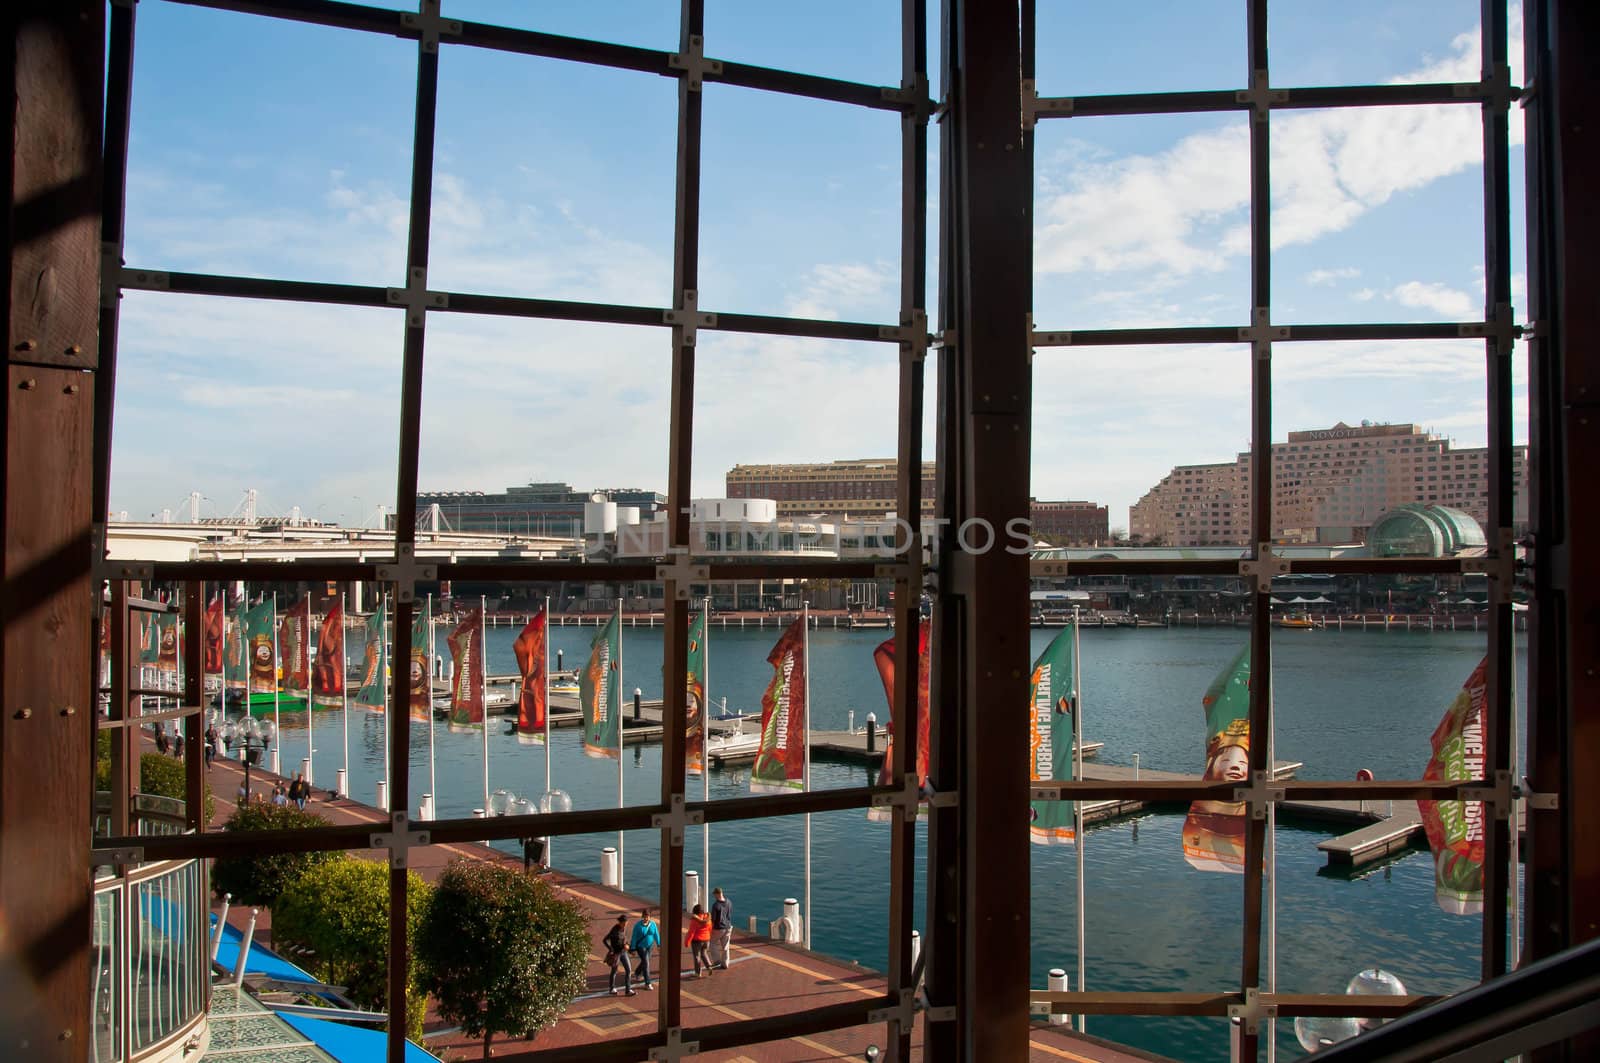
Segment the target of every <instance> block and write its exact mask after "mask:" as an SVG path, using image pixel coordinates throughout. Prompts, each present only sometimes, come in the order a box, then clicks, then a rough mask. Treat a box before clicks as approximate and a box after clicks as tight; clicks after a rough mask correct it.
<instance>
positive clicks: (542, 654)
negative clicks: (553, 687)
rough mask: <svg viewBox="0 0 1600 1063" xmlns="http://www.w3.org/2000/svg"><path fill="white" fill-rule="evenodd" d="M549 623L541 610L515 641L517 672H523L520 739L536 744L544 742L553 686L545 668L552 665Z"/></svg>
mask: <svg viewBox="0 0 1600 1063" xmlns="http://www.w3.org/2000/svg"><path fill="white" fill-rule="evenodd" d="M549 634H550V632H549V623H548V619H547V618H546V617H545V614H544V610H543V609H541V610H539V612H538V614H537V615H536V616H534V618H533V619H531V620H529V621H528V626H527V627H525V628H523V629H522V634H520V635H518V636H517V640H516V641H515V642H513V643H512V644H511V651H512V652H513V653H515V654H516V655H517V671H518V672H520V673H522V696H521V697H520V698H519V699H518V700H517V741H519V742H522V743H524V744H526V745H534V744H536V743H541V742H543V741H544V728H545V714H546V713H547V712H548V711H549V709H550V706H549V704H548V696H549V686H548V684H547V683H546V682H545V675H546V672H545V669H546V666H547V665H548V664H549V658H550V645H549V641H548V640H549Z"/></svg>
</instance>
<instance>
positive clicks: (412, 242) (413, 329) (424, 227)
mask: <svg viewBox="0 0 1600 1063" xmlns="http://www.w3.org/2000/svg"><path fill="white" fill-rule="evenodd" d="M420 11H421V14H422V16H423V17H424V18H427V17H429V16H433V17H437V15H438V13H439V3H438V0H421V4H420ZM438 104H439V52H438V43H437V40H434V41H432V42H430V40H429V38H428V36H427V35H424V36H423V38H422V39H421V40H419V41H418V42H417V106H416V117H415V120H414V124H413V128H412V149H411V214H410V222H409V231H408V233H407V247H406V267H407V268H406V290H407V292H408V293H411V294H412V295H413V296H420V294H421V289H422V288H423V287H425V285H426V280H427V275H428V247H429V228H430V226H431V224H432V215H433V146H434V134H435V130H436V124H437V120H438ZM426 329H427V312H426V311H424V310H423V309H422V308H421V305H420V301H417V302H411V303H410V304H409V305H408V306H407V309H406V333H405V352H404V357H403V362H402V368H401V378H400V461H399V470H398V474H397V477H396V492H397V495H398V497H396V498H395V529H394V540H395V556H396V559H397V561H400V562H402V566H401V571H400V579H401V581H402V582H401V583H400V584H399V587H401V588H403V589H404V590H405V592H406V593H404V594H399V593H397V594H396V595H395V598H396V602H395V609H394V623H395V627H394V635H393V637H392V639H391V645H393V646H394V647H395V649H397V650H398V649H399V648H400V647H402V646H404V647H405V648H406V654H407V659H408V660H409V658H410V652H411V650H410V647H411V637H410V636H411V622H412V613H413V612H414V611H415V608H416V602H415V601H414V600H413V599H414V594H412V593H411V592H412V591H413V590H414V588H415V584H414V583H413V582H412V572H411V571H410V570H409V569H408V568H406V567H404V566H403V562H404V561H406V560H408V559H409V558H410V552H411V550H412V548H414V546H415V543H416V536H417V463H418V455H419V451H420V448H421V433H422V380H423V371H422V360H423V345H424V339H425V336H426ZM390 672H391V676H390V683H391V687H390V700H389V719H388V721H387V724H388V726H389V728H390V729H391V730H390V742H389V767H388V774H389V786H388V791H389V795H388V796H389V807H388V808H387V809H384V810H383V811H384V812H386V813H390V814H391V815H392V813H393V812H400V813H402V814H404V813H406V812H407V811H408V810H409V809H410V807H411V779H410V767H411V713H410V711H409V693H410V690H409V683H408V681H407V679H406V677H407V676H408V675H409V670H408V669H407V668H395V667H391V668H390ZM396 822H397V824H398V825H399V826H403V825H404V822H405V821H404V820H399V821H396ZM401 852H403V850H401ZM400 863H401V865H403V864H404V863H405V861H400ZM406 892H407V882H406V869H405V867H404V866H398V867H397V866H395V863H394V862H392V861H391V863H390V866H389V1016H390V1022H389V1038H388V1044H389V1060H390V1063H405V1051H406V1024H405V1021H404V1016H405V1014H406V1003H407V1000H406V970H407V968H408V966H409V963H408V960H407V957H408V951H409V949H410V942H409V941H407V939H406V929H407V924H406Z"/></svg>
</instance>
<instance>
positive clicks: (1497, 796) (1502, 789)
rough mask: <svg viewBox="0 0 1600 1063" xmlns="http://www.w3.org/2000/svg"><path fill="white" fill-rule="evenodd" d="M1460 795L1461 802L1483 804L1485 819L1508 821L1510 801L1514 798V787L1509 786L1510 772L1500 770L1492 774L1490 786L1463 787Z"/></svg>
mask: <svg viewBox="0 0 1600 1063" xmlns="http://www.w3.org/2000/svg"><path fill="white" fill-rule="evenodd" d="M1460 794H1461V796H1460V800H1462V801H1481V802H1483V812H1484V816H1485V817H1486V818H1488V819H1510V818H1511V799H1512V798H1513V797H1515V796H1516V787H1514V786H1513V785H1512V784H1511V772H1509V771H1507V770H1506V769H1504V768H1501V769H1499V770H1498V771H1496V772H1495V773H1494V781H1493V783H1492V784H1491V785H1489V786H1468V787H1464V788H1463V789H1462V790H1461V791H1460Z"/></svg>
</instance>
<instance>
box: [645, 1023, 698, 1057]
mask: <svg viewBox="0 0 1600 1063" xmlns="http://www.w3.org/2000/svg"><path fill="white" fill-rule="evenodd" d="M699 1054H700V1042H699V1041H685V1040H684V1039H683V1027H682V1026H672V1027H669V1028H668V1029H667V1043H666V1044H664V1045H656V1046H655V1047H654V1048H652V1049H651V1050H650V1058H651V1059H652V1060H657V1059H667V1060H670V1059H682V1058H683V1057H684V1056H698V1055H699Z"/></svg>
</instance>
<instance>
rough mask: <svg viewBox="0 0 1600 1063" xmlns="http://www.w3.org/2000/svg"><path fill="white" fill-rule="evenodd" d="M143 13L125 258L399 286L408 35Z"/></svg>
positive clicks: (187, 11)
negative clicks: (388, 34) (387, 34)
mask: <svg viewBox="0 0 1600 1063" xmlns="http://www.w3.org/2000/svg"><path fill="white" fill-rule="evenodd" d="M140 14H141V17H140V19H139V34H138V49H137V52H136V57H135V67H134V70H135V76H134V87H133V114H132V126H131V133H132V142H131V144H130V147H129V168H128V226H127V234H128V235H127V254H126V257H127V260H128V262H129V264H130V265H135V266H140V267H144V268H148V269H157V270H189V271H195V272H202V273H230V274H241V275H245V276H267V277H284V278H292V279H296V280H317V281H334V282H346V283H356V284H403V278H404V274H405V219H406V207H405V202H406V199H407V197H408V196H409V194H410V183H411V167H410V152H411V113H412V101H413V100H414V99H415V97H416V55H417V46H416V45H415V44H414V43H412V42H410V41H403V40H400V39H399V38H396V37H389V36H385V35H383V34H377V33H361V32H347V31H344V30H337V29H328V28H325V27H321V26H312V25H306V24H302V23H298V22H293V21H290V20H288V19H274V18H255V17H250V16H241V15H238V14H234V13H230V12H218V11H208V10H203V9H199V8H191V7H184V6H181V5H176V4H174V5H152V6H151V7H150V8H149V9H148V10H146V11H142V12H141V13H140ZM396 17H397V18H398V16H396ZM313 115H314V116H315V117H314V118H313V117H312V116H313ZM200 331H202V332H203V330H200ZM264 334H270V332H268V333H264ZM119 384H120V381H119Z"/></svg>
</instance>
